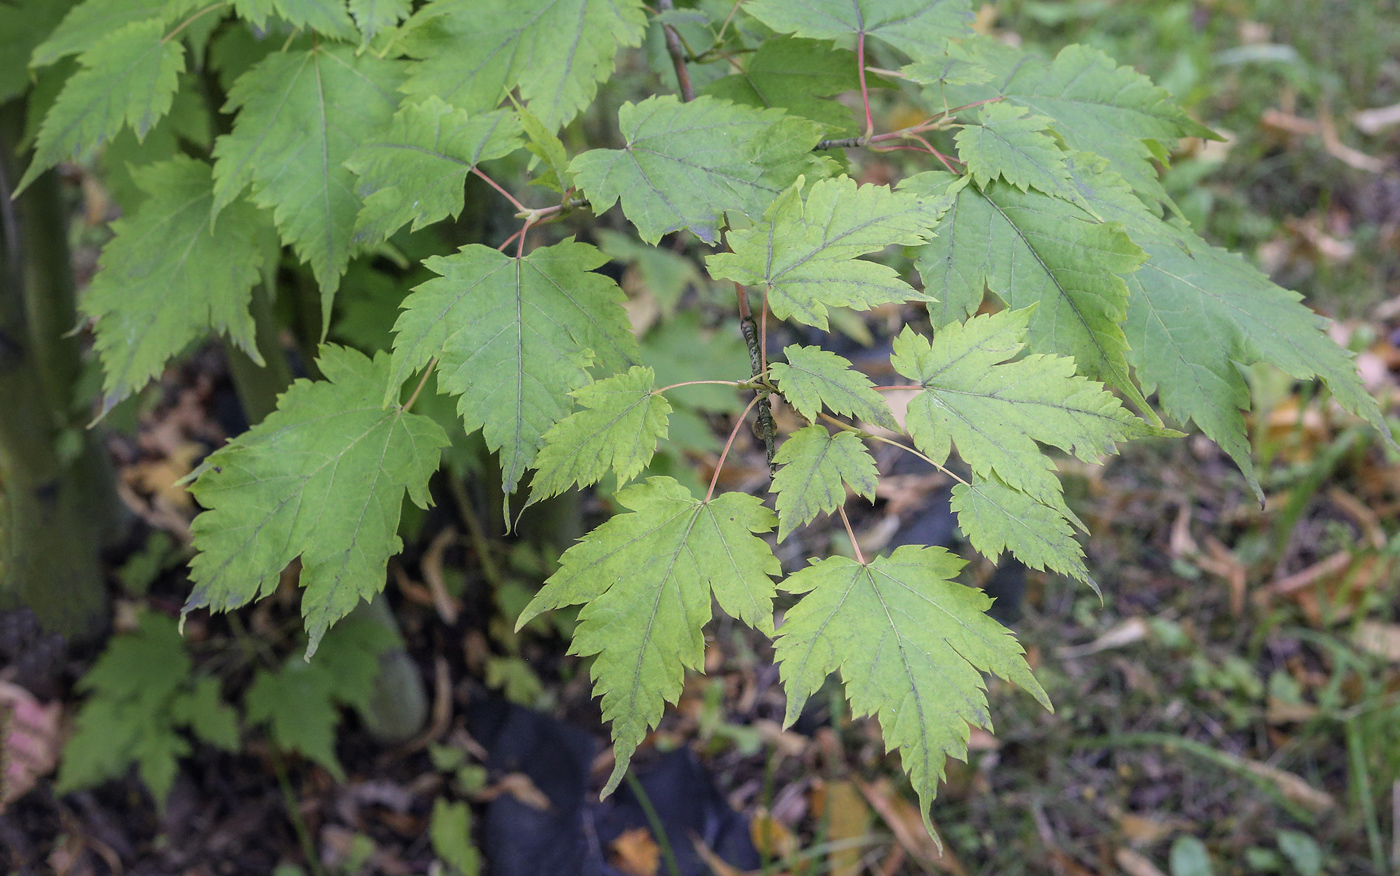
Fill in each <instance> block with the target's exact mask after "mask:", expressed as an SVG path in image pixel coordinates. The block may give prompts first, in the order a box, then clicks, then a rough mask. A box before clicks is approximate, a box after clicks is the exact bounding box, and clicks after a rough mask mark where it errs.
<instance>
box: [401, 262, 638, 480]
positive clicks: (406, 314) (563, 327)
mask: <svg viewBox="0 0 1400 876" xmlns="http://www.w3.org/2000/svg"><path fill="white" fill-rule="evenodd" d="M606 261H607V259H606V258H605V257H604V256H603V255H602V254H601V253H599V252H598V250H596V249H594V248H593V247H591V246H589V245H587V244H584V243H576V242H575V241H573V240H572V239H568V240H565V241H563V242H561V243H557V244H555V245H554V246H545V247H540V248H538V249H535V250H533V251H531V252H530V253H529V254H528V255H526V256H525V258H523V259H514V258H511V257H510V256H507V255H504V254H502V253H499V252H497V251H496V250H494V249H491V248H490V247H486V246H480V245H477V244H472V245H470V246H465V247H463V248H462V249H461V250H460V251H459V252H457V253H456V254H454V255H451V256H446V257H442V256H434V257H433V258H430V259H428V260H426V261H425V262H424V263H423V264H424V266H425V267H427V268H428V269H429V270H432V271H433V272H434V273H437V274H440V275H441V276H440V277H437V278H434V279H432V280H429V281H428V282H426V283H423V284H422V285H420V286H418V287H417V288H416V289H414V290H413V292H412V293H410V294H409V296H408V297H407V298H405V299H404V302H403V308H404V311H403V313H402V314H400V316H399V319H398V322H397V323H396V324H395V325H394V331H395V333H396V337H395V340H394V368H393V373H392V379H391V380H390V381H388V386H389V389H388V394H387V395H386V396H385V399H386V400H391V399H392V398H394V397H395V396H397V394H398V391H399V387H400V386H401V385H402V384H403V382H404V381H405V380H407V379H408V376H409V375H410V374H412V373H414V372H415V371H417V370H419V369H420V368H422V367H424V366H425V365H427V364H428V362H429V360H431V359H432V358H433V357H434V356H436V357H438V366H437V368H438V386H439V387H440V388H442V389H443V391H445V392H448V393H451V394H452V395H458V396H461V398H460V399H459V401H458V411H459V412H460V413H461V415H462V419H463V421H464V422H465V424H466V429H467V431H468V432H471V431H473V430H474V429H477V428H481V429H482V434H483V436H484V437H485V439H486V444H487V446H488V447H490V448H491V449H492V450H497V451H500V454H501V479H502V482H503V483H504V486H505V492H506V494H507V495H509V494H510V493H513V492H515V488H516V486H517V485H518V484H519V482H520V476H521V475H522V474H524V472H525V469H526V468H527V467H529V466H531V465H533V464H534V462H535V454H536V453H537V451H538V449H539V446H540V441H541V440H542V439H543V438H544V434H545V432H547V431H549V428H550V427H551V426H553V425H554V424H555V423H557V422H559V421H560V420H562V419H563V418H564V417H565V416H566V415H567V414H568V413H569V407H570V401H569V392H570V391H572V390H575V389H578V388H579V387H581V386H583V385H585V384H587V383H588V381H589V377H588V370H587V369H588V367H589V365H590V364H594V363H596V364H597V365H598V366H599V367H600V368H602V369H603V370H604V371H605V372H609V373H611V372H617V371H621V370H624V369H626V368H628V367H629V366H631V365H634V364H636V359H637V341H636V338H634V337H633V335H632V327H631V323H629V322H628V320H627V312H626V311H625V310H624V309H623V307H622V302H623V301H624V300H625V298H626V296H624V295H623V293H622V290H621V289H619V288H618V287H617V284H616V283H614V282H613V281H612V280H610V279H608V278H607V277H605V276H603V275H602V274H596V273H593V269H594V268H597V267H599V266H600V265H602V264H603V263H604V262H606Z"/></svg>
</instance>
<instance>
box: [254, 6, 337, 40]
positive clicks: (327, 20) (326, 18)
mask: <svg viewBox="0 0 1400 876" xmlns="http://www.w3.org/2000/svg"><path fill="white" fill-rule="evenodd" d="M363 2H364V0H360V3H361V5H363ZM233 8H234V11H235V12H237V13H238V17H239V18H242V19H243V20H244V21H249V22H252V23H253V24H254V25H256V26H257V27H258V29H260V30H261V29H262V28H263V26H264V25H265V24H266V23H267V17H268V16H269V15H279V16H281V17H282V18H283V19H285V20H286V21H287V22H288V23H289V24H291V25H293V26H294V27H296V28H298V29H299V30H314V31H316V32H317V33H319V34H322V35H324V36H329V37H336V38H338V39H354V38H355V35H356V34H355V23H354V22H353V21H351V20H350V15H349V13H348V12H347V11H346V9H345V0H233Z"/></svg>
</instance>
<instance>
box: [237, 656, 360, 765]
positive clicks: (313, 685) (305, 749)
mask: <svg viewBox="0 0 1400 876" xmlns="http://www.w3.org/2000/svg"><path fill="white" fill-rule="evenodd" d="M334 684H335V680H334V678H333V677H332V676H331V675H330V674H329V673H327V672H326V671H325V670H323V669H321V668H320V666H318V665H317V664H315V663H307V662H306V661H305V660H298V659H297V658H296V657H289V658H287V662H286V663H284V664H283V665H282V668H281V669H280V670H278V671H277V672H267V671H263V672H259V673H257V674H256V675H255V676H254V677H253V683H252V684H251V685H249V686H248V692H247V693H246V694H244V696H243V711H244V713H245V714H246V715H247V717H248V721H249V723H251V724H263V723H266V724H268V725H270V727H269V732H270V734H271V736H272V738H273V740H274V741H275V742H276V743H277V746H278V747H279V748H281V749H283V750H286V751H295V752H297V753H298V754H301V755H303V756H304V757H308V758H310V759H311V760H313V761H315V762H316V763H318V764H320V765H321V766H323V767H325V769H326V771H327V772H329V773H330V774H331V775H332V776H334V777H335V779H336V781H339V782H343V781H345V769H344V768H343V767H342V766H341V765H340V761H339V760H338V759H337V758H336V756H335V728H336V726H337V725H338V724H339V723H340V712H339V710H338V709H337V708H336V706H335V703H334V701H333V700H332V699H331V696H332V688H333V687H334Z"/></svg>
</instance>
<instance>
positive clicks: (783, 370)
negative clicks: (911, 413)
mask: <svg viewBox="0 0 1400 876" xmlns="http://www.w3.org/2000/svg"><path fill="white" fill-rule="evenodd" d="M783 356H784V357H785V358H786V359H787V362H785V363H784V362H774V363H772V364H771V365H769V366H768V370H769V371H771V372H772V374H773V379H774V380H775V381H777V384H778V388H779V389H780V390H781V391H782V393H783V398H784V399H786V400H787V402H788V404H790V405H792V406H793V408H794V409H795V410H796V411H797V412H798V413H799V414H801V415H802V416H804V417H806V418H807V419H808V420H809V421H811V422H813V423H815V422H816V421H817V415H818V414H819V413H821V409H822V408H823V407H825V408H826V409H827V410H829V411H831V412H832V413H836V414H843V415H845V416H848V417H855V418H856V419H858V420H863V421H865V422H867V423H875V424H876V425H879V426H883V427H885V428H886V429H889V430H890V431H893V432H898V431H900V428H899V423H898V422H897V421H896V420H895V418H894V414H893V413H891V411H890V406H889V405H888V404H887V403H886V402H885V399H884V397H883V396H881V395H880V393H878V392H876V391H875V389H874V387H873V385H872V384H871V383H870V378H868V377H866V376H865V375H864V374H861V373H860V372H859V371H857V370H855V368H854V367H852V366H851V363H850V362H848V361H847V360H846V359H845V358H844V357H842V356H838V355H836V354H835V353H832V352H829V351H827V350H822V349H820V348H818V347H803V346H800V345H798V344H793V345H792V346H790V347H787V348H786V349H784V350H783Z"/></svg>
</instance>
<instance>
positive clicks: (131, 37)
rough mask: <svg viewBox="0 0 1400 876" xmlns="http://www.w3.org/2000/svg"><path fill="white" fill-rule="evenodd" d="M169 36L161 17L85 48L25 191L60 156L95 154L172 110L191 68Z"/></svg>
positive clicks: (45, 129) (141, 133)
mask: <svg viewBox="0 0 1400 876" xmlns="http://www.w3.org/2000/svg"><path fill="white" fill-rule="evenodd" d="M164 36H165V24H164V22H162V21H161V20H160V19H152V20H149V21H138V22H134V23H132V24H128V25H126V26H125V27H123V28H121V29H120V30H117V31H114V32H113V33H111V34H110V35H108V36H106V37H104V38H103V39H102V40H100V41H99V42H98V43H97V44H96V45H94V46H93V47H92V48H91V49H90V50H88V51H87V52H85V53H83V55H82V57H81V58H79V59H78V60H79V61H80V63H81V64H82V69H81V70H79V71H78V72H77V73H74V74H73V76H72V77H70V78H69V79H68V81H67V82H66V83H64V86H63V91H61V92H60V93H59V95H58V100H57V101H55V102H54V105H53V108H52V109H50V110H49V112H48V114H47V115H46V116H45V117H44V124H43V126H42V127H40V129H39V137H38V139H37V140H36V141H35V144H34V160H33V161H32V162H31V163H30V165H29V168H28V169H27V170H26V171H25V172H24V177H23V178H22V179H21V180H20V182H19V187H18V188H19V190H23V189H24V188H25V187H26V186H28V185H29V184H30V183H31V182H33V181H34V178H35V177H37V176H38V175H39V174H40V173H42V172H43V171H45V170H47V169H48V168H50V167H53V166H54V165H55V164H58V163H59V162H60V161H63V160H65V159H70V158H79V157H81V156H84V155H86V154H88V153H90V152H91V151H92V150H93V149H95V148H97V147H98V146H101V145H102V144H103V143H106V142H107V141H108V140H110V139H112V137H114V136H115V135H116V134H117V132H119V131H121V129H122V128H123V127H124V126H126V125H130V126H131V127H132V128H134V129H135V131H136V136H137V137H138V138H142V137H145V136H146V132H147V131H149V130H150V129H151V126H152V125H154V124H155V123H156V122H157V121H159V120H160V117H161V116H163V115H165V114H166V112H168V111H169V110H170V104H171V101H172V100H173V99H174V97H175V89H176V87H177V86H178V85H179V82H180V74H181V73H182V72H184V69H185V48H184V46H183V45H181V44H180V43H179V42H178V41H176V40H165V39H163V37H164Z"/></svg>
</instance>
